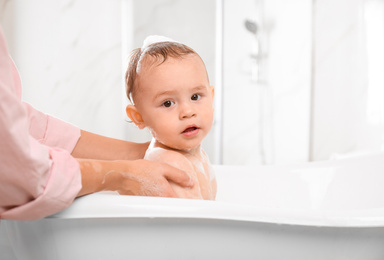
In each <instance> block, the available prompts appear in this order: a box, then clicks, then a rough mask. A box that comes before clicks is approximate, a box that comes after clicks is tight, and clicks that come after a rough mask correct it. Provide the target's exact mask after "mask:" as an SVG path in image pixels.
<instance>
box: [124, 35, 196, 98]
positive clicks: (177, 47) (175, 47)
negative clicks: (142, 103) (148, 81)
mask: <svg viewBox="0 0 384 260" xmlns="http://www.w3.org/2000/svg"><path fill="white" fill-rule="evenodd" d="M189 54H195V55H198V54H197V53H196V52H195V51H194V50H193V49H192V48H190V47H188V46H187V45H185V44H182V43H178V42H172V41H164V42H156V43H152V44H150V45H148V46H146V47H145V48H144V49H142V48H137V49H135V50H133V51H132V53H131V55H130V58H129V62H128V68H127V71H126V73H125V90H126V95H127V97H128V99H129V101H130V102H131V103H133V96H134V95H135V92H136V90H137V86H135V81H136V79H137V74H138V70H139V69H140V66H142V63H143V62H147V61H148V60H149V59H148V58H152V59H153V60H154V61H152V63H155V62H159V64H158V65H160V64H162V63H163V62H165V61H166V60H167V59H168V57H171V58H176V59H178V58H182V57H183V56H186V55H189Z"/></svg>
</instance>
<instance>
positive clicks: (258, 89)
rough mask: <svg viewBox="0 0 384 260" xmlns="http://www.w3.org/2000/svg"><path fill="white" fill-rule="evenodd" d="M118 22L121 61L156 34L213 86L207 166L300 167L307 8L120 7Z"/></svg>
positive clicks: (305, 150)
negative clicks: (191, 58)
mask: <svg viewBox="0 0 384 260" xmlns="http://www.w3.org/2000/svg"><path fill="white" fill-rule="evenodd" d="M122 16H123V17H126V20H124V19H123V21H124V22H123V29H122V31H123V49H124V48H125V50H126V52H127V53H126V55H123V56H124V57H125V56H127V55H128V54H129V53H128V51H129V50H131V49H133V48H134V47H139V46H141V44H142V41H143V39H144V38H145V37H146V36H147V35H150V34H160V35H166V36H168V37H170V38H173V39H175V40H178V41H181V42H183V43H186V44H187V45H189V46H191V47H192V48H194V49H195V50H196V51H197V52H198V53H199V54H200V56H201V57H202V58H203V60H204V62H205V64H206V67H207V70H208V74H209V77H210V83H211V84H212V85H213V86H215V122H214V126H213V128H212V131H211V133H210V135H209V136H208V137H207V138H206V140H205V142H204V149H205V150H206V151H207V153H208V154H209V156H210V158H211V160H212V162H213V163H215V164H245V165H255V164H274V163H279V162H292V161H307V160H308V158H309V138H310V136H309V135H310V131H309V130H310V111H311V108H310V98H311V80H312V79H311V68H312V66H311V63H312V18H313V17H312V1H310V0H294V1H289V3H288V2H287V1H283V0H244V1H241V2H238V1H236V0H210V1H205V0H198V1H188V0H174V1H166V0H163V1H158V0H145V1H139V0H133V1H132V0H125V1H123V14H122ZM129 131H130V133H128V135H129V136H136V137H139V136H141V137H139V138H142V139H140V140H146V139H148V134H147V133H143V132H138V131H137V130H136V129H134V128H131V129H129Z"/></svg>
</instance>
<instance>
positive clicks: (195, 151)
mask: <svg viewBox="0 0 384 260" xmlns="http://www.w3.org/2000/svg"><path fill="white" fill-rule="evenodd" d="M155 147H160V148H163V149H167V150H172V151H176V152H179V153H181V154H183V155H185V156H194V157H196V156H197V157H200V156H201V145H200V144H199V145H198V146H196V147H193V148H191V149H177V148H174V147H170V146H167V145H165V144H163V143H160V142H159V141H158V140H156V139H155V138H153V139H152V141H151V144H150V145H149V148H155Z"/></svg>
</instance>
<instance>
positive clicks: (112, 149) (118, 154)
mask: <svg viewBox="0 0 384 260" xmlns="http://www.w3.org/2000/svg"><path fill="white" fill-rule="evenodd" d="M147 148H148V143H134V142H128V141H123V140H118V139H113V138H109V137H105V136H101V135H97V134H93V133H90V132H87V131H84V130H81V137H80V139H79V141H78V142H77V144H76V146H75V148H74V149H73V151H72V156H73V157H75V158H84V159H97V160H137V159H142V158H143V157H144V154H145V151H146V150H147Z"/></svg>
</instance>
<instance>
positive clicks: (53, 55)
mask: <svg viewBox="0 0 384 260" xmlns="http://www.w3.org/2000/svg"><path fill="white" fill-rule="evenodd" d="M90 5H92V8H90ZM48 21H49V22H48ZM0 22H1V24H2V28H3V31H4V34H5V36H6V38H7V41H8V46H9V49H10V52H11V54H12V57H13V59H14V60H15V63H16V65H17V66H18V69H19V71H20V74H21V77H22V81H23V99H24V100H26V101H27V102H29V103H31V104H32V105H33V106H35V107H36V108H38V109H40V110H42V111H44V112H46V113H48V114H52V115H54V116H56V117H59V118H61V119H63V120H65V121H68V122H70V123H72V124H75V125H77V126H79V127H80V128H82V129H84V130H87V131H91V132H95V133H98V134H102V135H106V136H110V137H114V138H120V139H127V140H131V141H137V142H142V141H148V140H149V138H150V136H149V134H148V133H147V132H146V131H143V130H139V129H137V128H136V127H135V126H134V125H133V124H130V123H129V122H127V118H125V112H124V111H125V105H126V102H127V100H126V98H125V94H124V87H123V83H122V82H123V75H124V72H125V71H124V70H125V66H126V62H127V59H126V58H127V56H128V55H129V52H130V51H131V50H132V49H134V48H137V47H140V46H141V45H142V42H143V40H144V39H145V37H146V36H148V35H151V34H158V35H164V36H168V37H170V38H173V39H175V40H178V41H181V42H183V43H185V44H187V45H189V46H191V47H192V48H194V49H195V50H196V51H197V52H198V53H199V54H200V56H201V57H202V58H203V60H204V62H205V64H206V67H207V70H208V74H209V77H210V83H211V84H212V85H213V86H215V104H214V105H215V122H214V125H213V128H212V131H211V133H210V134H209V135H208V137H207V138H206V139H205V140H204V144H203V145H204V149H205V150H206V151H207V153H208V155H209V157H210V158H211V161H212V163H214V164H232V165H263V164H265V165H270V164H285V163H296V162H303V161H317V160H327V159H330V158H337V157H343V156H350V155H354V154H361V153H365V152H371V151H379V150H382V149H383V140H384V105H383V104H384V102H382V99H383V98H384V76H383V73H382V69H383V68H384V49H383V48H382V46H384V2H383V1H382V0H322V1H318V0H290V1H284V0H242V1H237V0H194V1H191V0H113V1H106V0H97V1H94V0H76V1H73V0H63V1H49V0H37V1H33V2H32V1H27V0H7V1H0Z"/></svg>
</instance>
